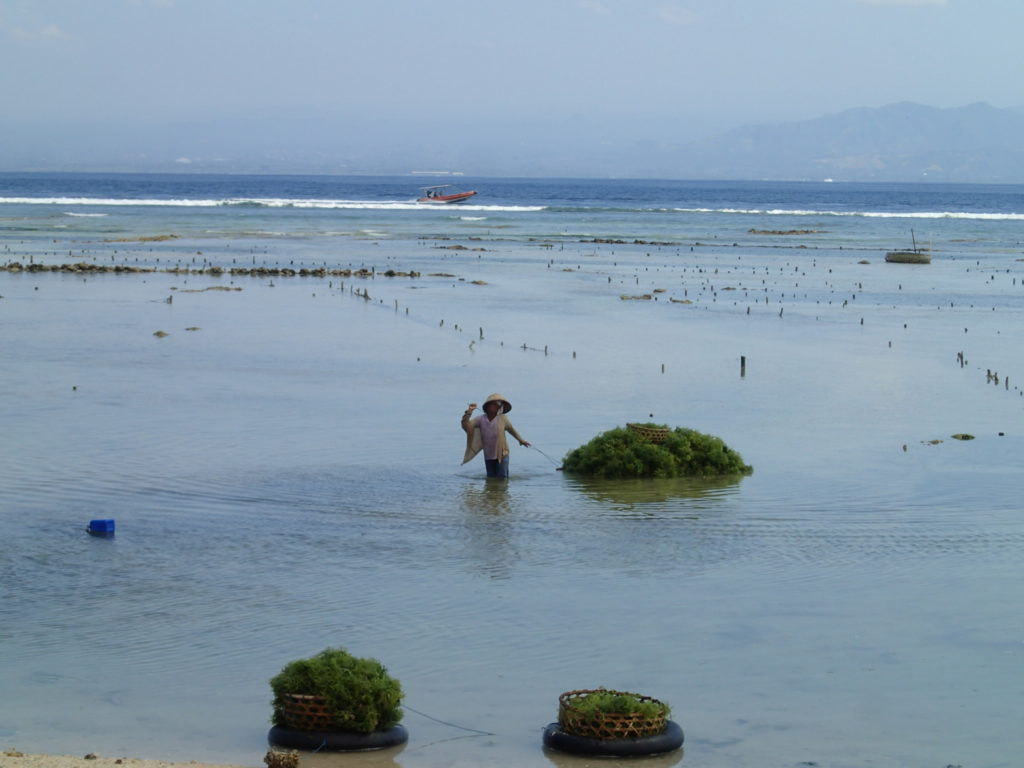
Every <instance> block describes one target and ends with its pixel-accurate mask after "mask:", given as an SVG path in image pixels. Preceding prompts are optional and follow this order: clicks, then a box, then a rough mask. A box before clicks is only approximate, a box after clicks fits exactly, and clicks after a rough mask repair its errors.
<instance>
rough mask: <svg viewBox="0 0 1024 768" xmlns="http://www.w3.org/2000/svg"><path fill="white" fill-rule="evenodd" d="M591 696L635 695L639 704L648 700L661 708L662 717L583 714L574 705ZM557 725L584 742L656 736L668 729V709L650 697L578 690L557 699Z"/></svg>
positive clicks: (631, 714) (619, 692) (633, 713)
mask: <svg viewBox="0 0 1024 768" xmlns="http://www.w3.org/2000/svg"><path fill="white" fill-rule="evenodd" d="M592 693H610V694H613V695H616V696H618V695H627V696H636V697H637V698H638V699H640V700H641V701H651V702H654V703H655V704H660V705H662V707H663V711H662V714H660V715H658V716H655V717H649V716H647V715H643V714H640V713H639V712H583V711H582V710H580V709H579V708H578V707H576V706H575V705H574V703H575V702H576V701H579V700H580V699H582V698H585V697H586V696H589V695H590V694H592ZM558 725H559V727H560V728H561V729H562V730H563V731H565V732H566V733H570V734H572V735H573V736H582V737H583V738H587V739H600V740H602V741H608V740H611V739H638V738H642V737H644V736H656V735H658V734H659V733H663V732H664V730H665V728H667V727H668V707H667V706H665V704H664V702H661V701H658V699H654V698H651V697H650V696H641V695H640V694H638V693H624V692H623V691H605V690H579V691H566V692H565V693H563V694H562V695H561V696H559V697H558Z"/></svg>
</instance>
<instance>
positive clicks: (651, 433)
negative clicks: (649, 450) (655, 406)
mask: <svg viewBox="0 0 1024 768" xmlns="http://www.w3.org/2000/svg"><path fill="white" fill-rule="evenodd" d="M626 429H628V430H629V431H630V432H633V433H634V434H637V435H640V437H642V438H643V439H644V440H648V441H650V442H652V443H654V444H655V445H661V444H662V443H664V442H665V438H666V437H668V433H669V428H668V427H659V426H656V425H653V424H635V423H632V424H630V423H627V424H626Z"/></svg>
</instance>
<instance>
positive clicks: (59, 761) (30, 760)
mask: <svg viewBox="0 0 1024 768" xmlns="http://www.w3.org/2000/svg"><path fill="white" fill-rule="evenodd" d="M183 765H187V766H190V768H251V766H238V765H223V764H221V765H215V764H213V763H197V762H193V761H189V762H187V763H168V762H165V761H163V760H142V759H139V758H134V757H101V756H99V755H97V756H95V757H88V758H87V757H85V756H80V757H76V756H74V755H26V754H21V753H18V752H16V751H15V750H9V751H6V752H2V753H0V768H115V767H117V768H175V767H176V766H183Z"/></svg>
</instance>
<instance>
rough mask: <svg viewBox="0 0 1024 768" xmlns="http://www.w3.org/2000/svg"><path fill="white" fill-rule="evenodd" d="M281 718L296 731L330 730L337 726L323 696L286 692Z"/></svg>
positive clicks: (283, 697)
mask: <svg viewBox="0 0 1024 768" xmlns="http://www.w3.org/2000/svg"><path fill="white" fill-rule="evenodd" d="M281 698H282V699H284V702H283V704H282V706H281V719H282V721H283V724H284V725H285V726H287V727H288V728H293V729H295V730H296V731H330V730H333V729H334V728H335V727H336V726H337V722H336V720H335V717H334V715H332V714H331V711H330V710H329V709H328V708H327V699H325V698H324V697H323V696H310V695H307V694H302V693H286V694H284V695H283V696H282V697H281Z"/></svg>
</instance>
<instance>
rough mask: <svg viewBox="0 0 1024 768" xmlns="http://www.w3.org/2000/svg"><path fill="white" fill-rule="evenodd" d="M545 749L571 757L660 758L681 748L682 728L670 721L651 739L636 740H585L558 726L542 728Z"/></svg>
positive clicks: (553, 724) (552, 725)
mask: <svg viewBox="0 0 1024 768" xmlns="http://www.w3.org/2000/svg"><path fill="white" fill-rule="evenodd" d="M544 746H545V747H549V748H550V749H557V750H558V751H559V752H568V753H570V754H573V755H601V756H606V757H632V756H636V755H660V754H663V753H665V752H672V751H673V750H676V749H679V748H680V747H681V746H683V729H682V728H681V727H680V726H679V724H678V723H676V722H674V721H672V720H669V721H668V725H667V726H666V728H665V730H664V731H662V732H661V733H659V734H656V735H654V736H642V737H640V738H638V739H608V740H604V739H588V738H586V737H585V736H573V735H572V734H571V733H566V732H565V731H563V730H562V729H561V728H560V727H559V726H558V723H551V724H550V725H549V726H548V727H547V728H545V729H544Z"/></svg>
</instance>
